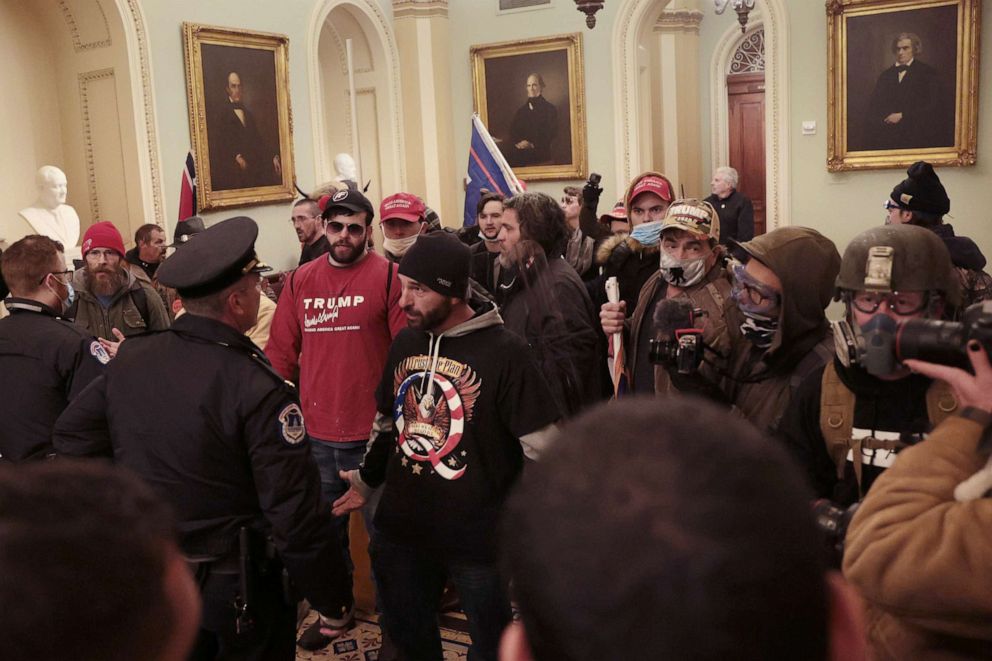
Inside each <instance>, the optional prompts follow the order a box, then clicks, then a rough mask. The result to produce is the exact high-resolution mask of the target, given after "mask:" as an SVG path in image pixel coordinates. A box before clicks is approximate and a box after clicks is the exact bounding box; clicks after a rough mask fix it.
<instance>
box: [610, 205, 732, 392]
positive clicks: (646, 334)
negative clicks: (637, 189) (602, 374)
mask: <svg viewBox="0 0 992 661" xmlns="http://www.w3.org/2000/svg"><path fill="white" fill-rule="evenodd" d="M719 241H720V219H719V217H718V216H717V215H716V211H715V210H714V209H713V207H712V206H710V205H709V204H708V203H706V202H700V201H699V200H677V201H676V202H675V203H674V204H672V206H671V207H669V209H668V210H667V212H666V214H665V218H664V220H663V221H661V238H660V240H659V244H660V245H661V251H660V261H659V262H657V266H656V267H655V270H654V273H653V274H652V275H651V277H650V278H648V280H647V282H645V283H644V285H643V286H642V287H641V289H640V291H639V292H638V294H637V298H636V301H637V305H636V307H633V309H632V314H631V317H630V318H629V320H628V317H627V311H628V310H630V309H631V308H629V307H628V305H627V303H626V302H625V301H624V300H620V301H619V302H617V303H604V304H603V305H602V306H601V308H600V313H599V319H600V325H601V327H602V329H603V332H604V333H606V334H607V335H610V334H613V333H620V332H626V333H627V334H628V337H629V342H628V343H627V346H628V348H627V351H626V354H625V369H626V371H627V373H628V375H629V377H630V379H631V384H632V389H633V391H634V392H638V393H651V392H655V393H668V392H670V391H671V390H672V389H673V388H672V385H673V384H672V380H671V378H670V375H669V373H668V371H667V370H666V369H665V367H664V366H662V365H656V364H654V361H652V360H651V358H650V352H651V349H650V346H651V345H650V341H651V340H652V339H653V338H655V337H656V336H666V335H672V334H673V333H674V332H675V331H676V330H684V329H686V328H688V327H692V326H693V321H692V319H691V317H690V315H688V314H687V315H685V319H684V321H683V322H682V323H679V322H678V321H677V320H675V319H673V316H675V317H677V316H678V314H675V315H673V314H672V312H673V311H674V312H676V313H677V312H678V309H679V306H680V305H684V306H685V307H687V308H688V309H689V311H690V312H691V311H692V310H694V309H696V308H698V309H700V310H702V311H703V312H704V313H705V317H704V318H703V320H702V324H701V326H702V329H701V330H702V336H701V339H702V341H703V342H704V343H705V344H706V345H707V346H708V347H710V348H711V349H712V350H713V351H712V352H711V353H710V355H709V356H708V358H709V360H707V362H706V363H704V364H703V365H702V368H701V370H702V373H703V376H704V378H705V379H706V380H707V381H710V380H714V379H717V378H718V377H719V372H720V371H721V370H722V369H723V368H725V365H723V360H725V357H726V355H727V354H728V353H729V351H730V339H729V334H728V331H727V320H726V315H727V311H728V309H729V308H730V307H732V306H733V302H732V301H731V296H730V282H729V281H728V280H727V274H726V271H724V269H723V266H722V265H721V264H720V260H719V257H720V254H719V253H718V252H717V246H718V245H719ZM621 299H622V294H621ZM662 327H664V328H662ZM661 339H669V338H664V337H663V338H661Z"/></svg>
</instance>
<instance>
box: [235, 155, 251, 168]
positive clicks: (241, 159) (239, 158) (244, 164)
mask: <svg viewBox="0 0 992 661" xmlns="http://www.w3.org/2000/svg"><path fill="white" fill-rule="evenodd" d="M234 162H235V163H236V164H237V166H238V167H239V168H241V169H242V170H247V169H248V161H246V160H245V157H244V156H242V155H241V154H238V155H237V156H235V157H234Z"/></svg>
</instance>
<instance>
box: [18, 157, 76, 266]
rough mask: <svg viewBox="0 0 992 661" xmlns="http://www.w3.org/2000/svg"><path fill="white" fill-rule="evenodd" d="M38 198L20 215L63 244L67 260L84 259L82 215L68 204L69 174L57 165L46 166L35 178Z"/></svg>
mask: <svg viewBox="0 0 992 661" xmlns="http://www.w3.org/2000/svg"><path fill="white" fill-rule="evenodd" d="M34 180H35V185H36V186H37V188H38V199H37V200H36V201H35V203H34V204H33V205H31V206H29V207H26V208H24V209H21V211H20V214H21V217H22V218H24V220H26V221H28V223H29V224H30V225H31V227H32V228H33V229H34V231H35V232H37V233H38V234H44V235H45V236H47V237H49V238H52V239H55V240H56V241H61V242H62V245H63V246H64V247H65V256H66V258H67V259H80V256H81V252H80V250H79V248H78V247H77V246H76V244H77V243H79V215H78V214H77V213H76V210H75V209H73V208H72V207H70V206H69V205H68V204H66V203H65V196H66V193H67V192H68V190H69V189H68V185H67V182H66V178H65V173H64V172H62V170H60V169H58V168H57V167H55V166H54V165H43V166H41V167H40V168H39V169H38V173H37V174H36V175H35V179H34Z"/></svg>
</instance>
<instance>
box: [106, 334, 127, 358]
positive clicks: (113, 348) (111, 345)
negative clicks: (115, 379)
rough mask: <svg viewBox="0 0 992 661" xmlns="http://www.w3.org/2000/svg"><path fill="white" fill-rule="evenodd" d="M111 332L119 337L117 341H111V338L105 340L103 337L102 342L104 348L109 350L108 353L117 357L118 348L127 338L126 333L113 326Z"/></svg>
mask: <svg viewBox="0 0 992 661" xmlns="http://www.w3.org/2000/svg"><path fill="white" fill-rule="evenodd" d="M110 332H112V333H113V334H114V337H116V338H117V341H116V342H111V341H110V340H105V339H103V338H102V337H101V338H100V344H101V345H103V348H104V349H106V350H107V353H108V354H110V357H111V358H116V357H117V350H118V349H120V348H121V342H123V341H124V340H125V339H126V338H125V337H124V333H122V332H120V331H119V330H117V329H116V328H111V329H110Z"/></svg>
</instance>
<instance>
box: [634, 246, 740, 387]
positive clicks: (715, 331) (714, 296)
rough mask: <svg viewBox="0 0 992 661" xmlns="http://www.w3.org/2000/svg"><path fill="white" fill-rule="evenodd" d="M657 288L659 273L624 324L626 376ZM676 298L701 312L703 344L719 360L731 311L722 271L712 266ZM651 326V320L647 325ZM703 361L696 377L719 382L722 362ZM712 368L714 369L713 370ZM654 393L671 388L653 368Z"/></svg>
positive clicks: (725, 345) (723, 352)
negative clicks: (626, 341)
mask: <svg viewBox="0 0 992 661" xmlns="http://www.w3.org/2000/svg"><path fill="white" fill-rule="evenodd" d="M659 287H667V283H666V282H665V281H664V280H663V279H662V277H661V271H660V270H659V271H657V272H656V273H655V274H654V275H652V276H651V277H650V278H649V279H648V281H647V282H646V283H644V286H643V287H642V288H641V292H640V294H639V295H638V298H637V307H636V308H634V314H633V315H632V316H631V319H630V322H629V324H628V329H629V333H630V343H629V345H628V347H627V352H626V354H625V355H626V357H627V361H626V362H627V373H628V374H630V375H633V374H634V371H635V369H636V365H637V345H638V343H639V342H641V341H642V340H641V337H640V335H641V332H642V331H643V330H648V328H650V326H649V327H648V328H642V327H643V326H644V315H645V314H647V311H648V308H649V307H650V305H651V301H652V300H653V299H654V297H655V293H656V292H657V291H658V288H659ZM679 298H688V299H689V300H691V301H692V304H693V306H695V307H698V308H702V309H703V310H704V311H705V312H706V316H705V317H703V319H702V322H701V323H702V325H703V341H704V342H706V345H707V346H709V347H712V348H713V349H714V350H715V351H716V352H718V353H719V354H720V355H721V356H728V355H729V354H730V335H729V334H728V332H727V312H728V311H729V310H730V309H731V308H733V307H734V303H733V301H732V300H731V298H730V281H729V280H728V279H727V274H726V271H724V270H723V267H722V266H721V265H720V264H716V265H714V266H713V268H711V269H710V270H709V272H708V273H707V274H706V279H705V280H704V281H703V282H701V283H699V284H698V285H695V286H693V287H692V288H690V289H689V290H688V291H683V292H682V293H681V294H679ZM648 323H649V324H651V326H653V325H654V322H653V320H649V321H648ZM706 360H707V361H709V362H706V363H703V364H702V365H701V366H700V374H701V375H702V376H703V377H704V378H706V379H708V380H711V381H716V380H717V379H719V373H718V370H724V369H726V365H725V364H724V363H725V360H723V359H720V358H718V357H716V355H715V354H713V353H707V355H706ZM713 365H716V367H714V366H713ZM654 391H655V393H659V394H662V393H672V392H673V391H674V386H673V385H672V379H671V377H670V376H669V375H668V372H667V371H666V370H665V368H664V367H662V366H661V365H655V366H654Z"/></svg>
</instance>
